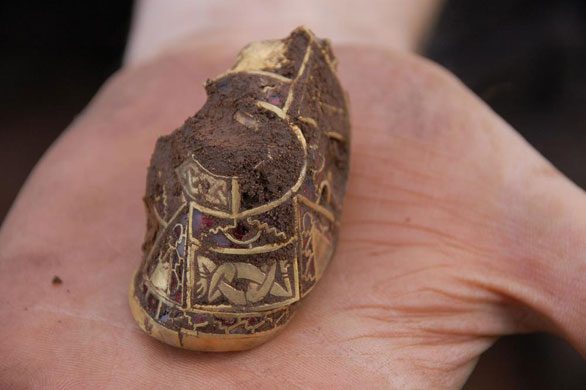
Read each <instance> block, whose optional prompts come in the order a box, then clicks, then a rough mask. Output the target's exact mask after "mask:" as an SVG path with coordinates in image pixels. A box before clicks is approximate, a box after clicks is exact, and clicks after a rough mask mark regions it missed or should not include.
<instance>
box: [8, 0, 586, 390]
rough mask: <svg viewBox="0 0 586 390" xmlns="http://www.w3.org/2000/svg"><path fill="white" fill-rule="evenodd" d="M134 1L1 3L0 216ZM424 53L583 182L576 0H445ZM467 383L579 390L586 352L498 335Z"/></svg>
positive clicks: (581, 5)
mask: <svg viewBox="0 0 586 390" xmlns="http://www.w3.org/2000/svg"><path fill="white" fill-rule="evenodd" d="M132 5H133V4H132V1H127V0H119V1H116V2H106V3H104V2H36V5H35V6H34V7H31V6H30V4H28V3H27V2H15V1H12V2H2V3H1V5H0V45H1V49H2V51H1V53H2V61H0V91H1V93H0V123H1V125H0V166H2V167H7V168H8V169H3V170H2V176H1V179H0V185H1V189H2V190H1V191H0V223H1V221H2V220H3V218H4V216H5V215H6V213H7V212H8V209H9V208H10V205H11V203H12V201H13V200H14V198H15V197H16V195H17V193H18V191H19V189H20V187H21V186H22V184H23V183H24V181H25V179H26V177H27V175H28V174H29V173H30V171H31V169H32V168H33V167H34V165H35V163H36V162H37V161H38V159H39V158H40V157H41V155H42V154H43V152H44V151H45V150H46V149H47V147H49V146H50V145H51V143H52V142H53V141H54V140H55V139H56V138H57V137H58V136H59V134H60V133H61V132H62V131H63V129H65V128H66V127H67V125H68V124H69V123H70V122H71V121H72V120H73V119H74V118H75V116H76V115H77V114H78V113H79V112H80V111H81V110H82V109H83V108H84V107H85V106H86V105H87V103H88V102H89V100H90V99H91V98H92V96H93V95H94V94H95V93H96V91H97V89H98V88H99V87H100V85H101V84H102V83H103V82H104V81H105V80H106V78H107V77H108V76H109V75H111V74H112V73H113V72H114V71H116V69H118V68H119V67H120V66H121V60H122V54H123V52H124V47H125V42H126V37H127V33H128V29H129V24H130V18H131V13H132ZM423 54H424V55H425V56H427V57H429V58H431V59H433V60H434V61H436V62H438V63H440V64H442V65H443V66H445V67H446V68H448V69H450V70H451V71H452V72H454V73H455V74H456V75H457V76H458V77H460V78H461V79H462V80H463V81H464V83H465V84H466V85H468V87H469V88H471V89H472V90H473V91H474V92H475V93H476V94H478V95H479V96H480V97H481V98H482V99H484V101H486V102H487V103H488V104H489V105H490V106H491V107H492V108H493V109H494V110H495V111H496V112H497V113H499V114H500V115H501V116H502V117H503V118H505V120H507V121H508V122H509V123H510V124H511V125H512V126H513V127H515V128H516V129H517V130H518V131H519V132H520V133H521V134H522V135H523V136H524V137H525V138H526V139H527V140H528V141H529V142H530V143H531V144H532V145H534V146H535V148H537V149H538V150H539V151H540V152H541V153H542V154H543V155H545V157H547V158H548V159H549V160H550V161H551V162H553V164H555V165H556V166H557V167H558V168H559V169H560V170H561V171H563V172H564V173H565V174H566V175H568V176H569V177H570V178H571V179H572V180H574V182H576V183H577V184H578V185H580V186H581V187H582V188H586V2H585V1H584V0H557V1H551V0H550V1H546V0H491V1H486V0H447V2H446V6H445V8H444V9H443V11H442V12H441V15H440V17H439V19H438V20H437V22H436V25H435V27H434V28H433V30H432V32H431V34H430V36H429V39H428V41H427V43H426V46H425V47H424V50H423ZM465 388H466V389H469V390H475V389H503V390H508V389H586V361H584V360H583V359H582V358H581V357H580V356H579V355H578V354H577V353H576V352H575V351H574V350H573V349H572V348H571V347H570V346H569V345H567V344H566V343H564V342H563V341H561V340H559V339H556V338H554V337H552V336H548V335H542V334H536V335H527V336H514V337H506V338H503V339H501V340H500V341H499V342H497V343H496V344H495V346H494V347H493V348H491V349H490V350H489V351H488V353H486V354H485V355H484V356H483V357H482V359H481V360H480V362H479V364H478V367H477V369H476V370H475V372H474V374H473V375H472V377H471V378H470V380H469V381H468V383H467V384H466V387H465Z"/></svg>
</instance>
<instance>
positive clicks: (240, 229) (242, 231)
mask: <svg viewBox="0 0 586 390" xmlns="http://www.w3.org/2000/svg"><path fill="white" fill-rule="evenodd" d="M246 233H248V228H247V227H246V226H244V225H243V224H242V223H240V222H238V225H236V228H235V229H234V230H233V231H232V235H233V236H234V237H235V238H237V239H238V240H241V239H242V237H244V236H245V235H246Z"/></svg>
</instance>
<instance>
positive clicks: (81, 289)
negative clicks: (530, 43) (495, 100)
mask: <svg viewBox="0 0 586 390" xmlns="http://www.w3.org/2000/svg"><path fill="white" fill-rule="evenodd" d="M202 53H205V56H202ZM234 54H235V51H230V50H222V51H220V52H219V51H217V50H211V49H206V48H200V49H199V50H195V51H189V52H181V53H176V54H172V55H168V56H166V57H161V58H159V59H157V60H155V61H154V62H152V63H150V64H148V65H145V66H141V67H137V68H130V69H125V70H123V71H121V72H120V73H119V74H118V75H116V76H115V77H113V79H112V80H110V81H109V82H108V83H107V85H106V86H105V87H104V88H103V90H102V91H101V92H100V93H99V95H98V96H97V97H96V98H95V99H94V101H93V102H92V103H91V104H90V106H89V108H88V109H87V110H86V111H85V112H84V113H83V114H82V115H80V117H79V118H78V119H77V120H76V121H75V122H74V123H73V124H72V126H71V127H70V129H69V130H68V131H67V132H66V133H65V135H64V136H63V137H61V138H60V139H59V140H58V142H57V143H56V144H55V145H54V146H53V147H52V148H51V149H50V151H49V152H48V153H47V155H46V156H45V157H44V158H43V160H42V161H41V163H40V164H39V166H38V167H37V168H36V169H35V171H34V173H33V174H32V176H31V177H30V178H29V181H28V183H27V184H26V186H25V187H24V189H23V190H22V192H21V194H20V195H19V198H18V200H17V202H16V203H15V205H14V207H13V209H12V210H11V213H10V215H9V217H8V218H7V220H6V222H5V224H4V226H3V227H2V231H1V233H0V248H2V252H1V253H0V297H1V298H0V299H1V302H2V303H1V305H2V314H3V315H2V316H0V326H1V329H2V333H1V334H0V351H2V354H1V355H0V384H1V385H2V386H0V387H3V388H29V387H35V386H36V387H41V388H61V387H68V388H142V389H144V388H159V387H163V386H168V387H173V388H205V387H210V388H212V387H214V388H217V387H219V388H225V387H234V388H238V389H249V388H250V389H255V388H275V387H277V386H279V387H284V388H297V387H299V388H373V389H374V388H399V389H410V388H413V389H431V388H433V389H442V388H446V389H450V388H459V387H461V386H462V385H463V383H464V382H465V380H466V378H467V377H468V375H469V374H470V372H471V371H472V369H473V367H474V365H475V363H476V361H477V359H478V357H479V355H480V354H481V353H482V352H483V351H484V350H486V349H487V348H488V347H489V346H490V345H491V344H492V343H493V342H494V340H495V339H496V338H497V337H498V336H500V335H504V334H510V333H515V332H524V331H531V330H535V329H545V328H546V327H549V326H551V324H549V321H548V320H547V319H544V318H543V316H542V315H540V313H539V309H540V308H541V307H542V306H543V305H542V304H541V303H540V302H539V300H538V299H536V300H534V301H531V302H528V301H530V300H531V299H530V297H531V296H532V295H531V293H530V292H528V290H530V288H529V287H527V286H531V285H532V284H531V282H527V283H525V280H533V279H531V278H526V276H527V273H528V272H530V271H529V270H528V267H527V261H529V260H527V259H530V258H531V253H532V252H531V251H532V250H531V249H528V248H527V247H528V245H529V244H527V243H526V241H525V237H526V235H527V231H528V228H527V225H528V224H529V222H528V217H527V215H529V214H531V215H533V213H529V211H530V210H528V209H529V208H530V207H532V206H531V205H533V204H535V203H531V202H528V201H527V200H528V198H527V195H526V194H527V190H529V192H530V193H531V191H530V190H531V188H533V187H532V186H533V184H532V183H534V181H535V180H534V176H535V175H537V176H539V177H541V176H543V177H548V178H550V180H555V181H559V182H560V183H561V184H560V185H561V186H568V187H569V186H570V184H567V183H566V181H565V179H564V178H563V177H561V175H559V174H558V173H557V172H556V171H555V170H554V169H553V168H552V167H551V166H550V165H549V164H548V163H547V162H546V161H545V160H543V159H542V158H541V157H540V156H539V155H537V153H535V152H534V151H533V150H532V149H531V148H530V147H529V146H528V145H527V144H526V143H525V142H524V141H523V140H522V139H521V138H520V137H518V136H517V135H516V133H514V131H513V130H511V129H510V128H509V127H508V126H507V125H506V124H504V123H503V122H502V121H501V120H500V119H499V118H498V117H497V116H496V115H495V114H494V113H492V112H491V111H490V110H489V109H487V108H486V107H485V106H484V105H483V104H482V103H480V102H479V101H478V100H477V99H476V98H475V97H473V96H472V95H471V94H470V93H469V92H468V91H467V90H466V89H465V88H464V87H463V86H462V85H461V84H460V83H459V82H458V81H456V80H455V79H454V78H453V77H452V76H450V75H448V74H447V73H446V72H445V71H443V70H441V69H439V68H438V67H436V66H435V65H432V64H429V63H427V62H426V61H424V60H422V59H419V58H416V57H410V56H407V55H404V54H397V53H390V52H383V51H376V50H372V49H361V48H339V49H338V50H337V51H336V54H337V56H338V58H339V63H340V66H339V73H340V78H341V82H342V84H343V86H344V87H345V89H347V91H348V93H349V96H350V104H351V110H352V111H351V114H352V155H351V159H352V161H351V176H350V182H349V186H348V193H347V196H346V203H345V207H344V215H343V220H342V228H341V239H340V244H339V246H338V248H337V252H336V255H335V257H334V259H333V261H332V262H331V264H330V266H329V269H328V271H327V272H326V273H325V275H324V277H323V279H322V280H321V281H320V283H319V285H318V286H317V288H316V289H315V290H314V291H313V293H312V294H311V295H310V296H309V297H308V298H307V299H305V301H304V302H303V304H302V305H301V307H300V308H299V310H298V312H297V314H296V316H295V318H294V319H293V320H292V322H291V323H290V325H289V326H288V327H287V328H286V329H285V330H284V331H283V332H282V333H281V334H280V335H279V336H277V337H276V338H275V339H273V340H272V341H270V342H268V343H267V344H265V345H263V346H261V347H259V348H256V349H254V350H251V351H246V352H239V353H218V354H213V353H196V352H190V351H184V350H179V349H175V348H172V347H169V346H167V345H164V344H162V343H160V342H158V341H156V340H154V339H152V338H150V337H148V336H147V335H146V334H144V333H143V332H142V331H141V330H140V329H139V328H138V326H137V325H136V324H135V322H134V320H133V318H132V316H131V314H130V311H129V308H128V304H127V289H128V285H129V282H130V279H131V276H132V273H133V271H134V269H136V267H138V265H139V262H140V257H141V252H140V245H141V242H142V238H143V234H144V229H145V215H144V210H143V206H142V203H141V197H142V195H143V191H144V186H145V177H146V167H147V165H148V162H149V158H150V154H151V152H152V150H153V147H154V143H155V140H156V138H157V137H158V136H160V135H162V134H166V133H168V132H169V131H170V130H172V129H174V128H176V127H178V126H179V125H180V124H181V123H182V121H183V120H184V119H185V118H187V117H188V116H190V115H192V114H193V113H194V112H195V111H197V109H198V108H199V107H200V106H201V105H202V104H203V102H204V100H205V94H204V90H203V88H202V87H201V86H200V85H201V83H202V82H203V81H204V80H205V79H206V78H210V77H213V76H214V75H216V74H219V73H220V72H222V71H223V70H224V69H225V68H227V67H228V66H230V64H231V63H232V62H233V59H234V57H235V55H234ZM532 175H533V176H532ZM530 252H531V253H530ZM54 275H59V276H60V277H61V278H62V279H63V281H64V283H63V284H62V285H61V286H54V285H52V284H51V279H52V278H53V276H54Z"/></svg>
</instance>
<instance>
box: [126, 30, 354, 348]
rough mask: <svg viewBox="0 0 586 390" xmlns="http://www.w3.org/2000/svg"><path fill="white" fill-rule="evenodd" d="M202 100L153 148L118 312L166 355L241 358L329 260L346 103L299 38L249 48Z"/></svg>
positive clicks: (305, 35)
mask: <svg viewBox="0 0 586 390" xmlns="http://www.w3.org/2000/svg"><path fill="white" fill-rule="evenodd" d="M205 89H206V92H207V96H208V98H207V101H206V103H205V104H204V106H203V107H202V109H201V110H200V111H199V112H197V113H196V114H195V115H194V116H193V117H190V118H188V119H187V121H186V122H185V123H184V125H183V126H181V127H180V128H178V129H177V130H175V131H174V132H173V133H171V134H170V135H168V136H164V137H161V138H160V139H159V140H158V141H157V145H156V148H155V152H154V154H153V156H152V159H151V165H150V167H149V171H148V178H147V190H146V195H145V198H144V201H145V205H146V209H147V215H148V218H147V232H146V236H145V241H144V244H143V254H144V256H143V261H142V264H141V265H140V268H139V269H138V270H137V271H136V273H135V275H134V277H133V279H132V282H131V285H130V293H129V299H130V307H131V310H132V314H133V315H134V317H135V319H136V320H137V322H138V324H139V325H140V327H141V328H142V329H143V330H144V331H145V332H147V333H148V334H149V335H151V336H153V337H155V338H157V339H159V340H161V341H163V342H165V343H167V344H170V345H173V346H177V347H182V348H187V349H193V350H201V351H236V350H244V349H249V348H253V347H255V346H257V345H259V344H262V343H264V342H266V341H267V340H269V339H270V338H271V337H273V336H274V335H275V334H277V333H278V332H279V331H280V330H281V329H283V327H284V326H285V325H287V323H288V322H289V321H290V320H291V318H292V316H293V314H294V312H295V310H296V308H297V303H298V302H299V301H300V300H301V299H302V298H303V297H304V296H306V295H307V294H308V293H309V292H310V291H311V290H312V289H313V287H314V286H315V284H316V283H317V281H318V280H319V279H320V277H321V276H322V274H323V272H324V270H325V269H326V267H327V265H328V263H329V261H330V259H331V257H332V254H333V253H334V249H335V247H336V241H337V237H338V227H339V218H340V215H341V211H342V204H343V200H344V192H345V187H346V181H347V177H348V164H349V151H350V144H349V142H350V123H349V116H348V105H347V101H346V98H345V94H344V91H343V90H342V88H341V86H340V83H339V81H338V79H337V77H336V60H335V58H334V55H333V53H332V50H331V47H330V44H329V42H328V41H326V40H320V39H318V38H317V37H315V35H314V34H313V33H312V32H311V31H310V30H308V29H307V28H305V27H300V28H297V29H296V30H295V31H293V32H292V33H291V35H290V36H289V37H287V38H285V39H283V40H272V41H261V42H256V43H252V44H250V45H248V46H247V47H245V48H244V49H243V50H242V52H241V53H240V55H239V56H238V60H237V63H236V65H235V66H234V67H233V68H232V69H230V70H228V71H227V72H225V73H223V74H221V75H220V76H218V77H216V78H214V79H212V80H208V81H207V82H206V84H205Z"/></svg>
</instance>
